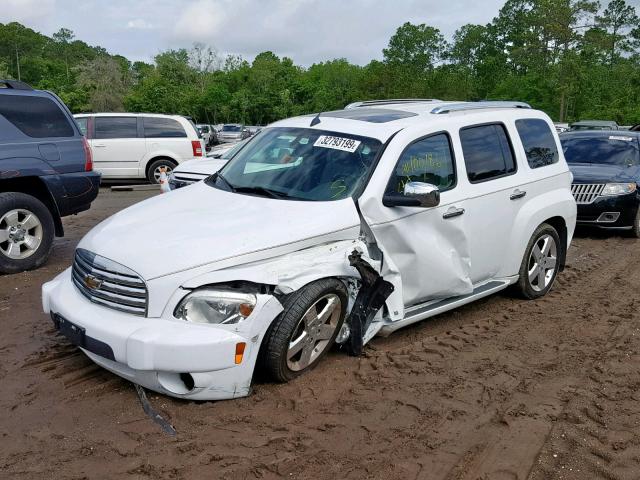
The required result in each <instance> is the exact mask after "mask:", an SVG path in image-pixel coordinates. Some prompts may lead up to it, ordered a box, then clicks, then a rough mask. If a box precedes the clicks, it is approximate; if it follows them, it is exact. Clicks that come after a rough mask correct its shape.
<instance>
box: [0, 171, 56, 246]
mask: <svg viewBox="0 0 640 480" xmlns="http://www.w3.org/2000/svg"><path fill="white" fill-rule="evenodd" d="M5 192H7V193H8V192H19V193H24V194H25V195H31V196H32V197H34V198H37V199H38V200H40V201H41V202H42V203H43V204H44V205H45V206H46V207H47V209H48V210H49V212H50V213H51V217H52V218H53V224H54V226H55V235H56V237H62V236H64V227H63V226H62V220H61V218H60V211H59V210H58V204H57V203H56V201H55V200H54V198H53V195H52V194H51V192H50V191H49V188H48V187H47V185H46V183H45V182H43V181H42V179H40V178H39V177H33V176H30V177H13V178H6V179H0V193H5Z"/></svg>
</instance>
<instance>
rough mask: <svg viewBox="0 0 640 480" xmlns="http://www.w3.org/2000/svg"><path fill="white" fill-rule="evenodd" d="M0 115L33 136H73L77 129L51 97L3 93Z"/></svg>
mask: <svg viewBox="0 0 640 480" xmlns="http://www.w3.org/2000/svg"><path fill="white" fill-rule="evenodd" d="M0 115H2V116H3V117H4V118H6V119H7V120H8V121H9V122H11V123H12V124H13V125H14V126H15V127H16V128H17V129H18V130H20V131H21V132H22V133H24V134H25V135H28V136H29V137H32V138H50V137H54V138H55V137H73V136H74V135H75V131H74V129H73V127H72V126H71V123H70V122H69V119H68V118H67V116H66V115H65V114H64V113H63V111H62V110H61V108H60V107H59V106H58V104H57V103H55V102H54V101H53V100H51V99H50V98H46V97H29V96H26V95H2V96H1V97H0Z"/></svg>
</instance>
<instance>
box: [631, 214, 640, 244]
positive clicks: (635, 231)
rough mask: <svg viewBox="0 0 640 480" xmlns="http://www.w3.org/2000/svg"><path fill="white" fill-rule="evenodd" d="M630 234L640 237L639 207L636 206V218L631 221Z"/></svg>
mask: <svg viewBox="0 0 640 480" xmlns="http://www.w3.org/2000/svg"><path fill="white" fill-rule="evenodd" d="M631 234H632V235H633V236H634V237H635V238H640V207H638V213H636V219H635V220H634V222H633V227H632V228H631Z"/></svg>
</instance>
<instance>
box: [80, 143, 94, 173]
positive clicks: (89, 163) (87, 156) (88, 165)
mask: <svg viewBox="0 0 640 480" xmlns="http://www.w3.org/2000/svg"><path fill="white" fill-rule="evenodd" d="M82 148H84V171H85V172H91V171H92V170H93V155H92V154H91V147H90V146H89V142H87V139H86V138H85V137H82Z"/></svg>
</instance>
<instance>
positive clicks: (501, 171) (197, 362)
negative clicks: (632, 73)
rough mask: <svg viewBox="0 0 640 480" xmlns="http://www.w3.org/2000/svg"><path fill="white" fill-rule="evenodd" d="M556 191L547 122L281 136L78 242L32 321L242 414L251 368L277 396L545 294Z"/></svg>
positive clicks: (561, 244) (569, 205) (525, 118)
mask: <svg viewBox="0 0 640 480" xmlns="http://www.w3.org/2000/svg"><path fill="white" fill-rule="evenodd" d="M454 152H455V153H454ZM570 185H571V173H570V172H569V169H568V167H567V164H566V162H565V161H564V157H563V155H562V150H561V147H560V143H559V141H558V136H557V134H556V133H555V132H554V131H553V124H552V123H551V120H550V119H549V117H548V116H547V115H546V114H544V113H543V112H539V111H536V110H532V109H530V108H528V106H527V105H526V104H522V103H512V102H477V103H473V102H472V103H456V102H434V101H419V100H407V101H400V100H391V101H377V102H371V101H370V102H361V103H360V106H353V107H352V108H350V109H345V110H338V111H334V112H322V114H318V115H315V116H302V117H296V118H291V119H287V120H283V121H280V122H277V123H275V124H273V125H270V126H269V127H266V128H265V129H263V131H262V132H261V133H260V134H259V135H258V136H256V137H255V138H253V139H252V140H251V141H249V142H248V143H247V144H246V145H245V146H244V147H243V148H242V149H240V150H239V151H238V152H237V153H236V154H235V155H234V156H233V158H232V159H231V160H229V162H227V163H226V165H225V166H224V167H222V169H221V170H219V171H218V172H217V173H216V174H215V175H212V176H210V177H209V178H208V179H207V180H205V181H204V182H198V183H196V184H194V185H191V186H190V187H187V188H182V189H178V190H176V191H174V192H171V193H170V194H165V195H159V196H156V197H153V198H151V199H148V200H146V201H144V202H140V203H138V204H136V205H134V206H132V207H129V208H128V209H127V210H124V211H122V212H119V213H118V214H117V215H114V216H113V217H111V218H109V219H107V220H105V221H104V222H102V223H101V224H100V225H99V226H98V227H96V228H94V229H93V230H91V231H90V232H89V233H88V234H87V235H86V236H85V237H84V238H83V239H82V240H81V241H80V243H79V245H78V248H77V250H76V254H75V261H74V263H73V266H72V267H71V268H69V269H68V270H66V271H64V272H62V273H61V274H60V275H58V276H57V277H56V278H55V279H54V280H52V281H51V282H49V283H46V284H45V285H44V286H43V307H44V310H45V312H47V313H48V314H50V315H51V318H52V319H53V322H54V324H55V325H56V327H57V328H58V329H59V331H60V332H62V333H63V334H65V335H66V336H67V338H68V339H69V340H70V341H71V342H73V343H75V344H76V345H79V346H80V347H81V348H82V349H83V351H84V352H85V353H86V354H87V355H88V356H89V357H90V358H91V359H92V360H93V361H94V362H96V363H98V364H99V365H102V366H103V367H105V368H107V369H108V370H110V371H112V372H114V373H116V374H118V375H121V376H123V377H125V378H127V379H128V380H130V381H133V382H135V383H138V384H140V385H142V386H144V387H147V388H150V389H152V390H155V391H157V392H161V393H165V394H168V395H173V396H176V397H181V398H189V399H200V400H214V399H225V398H234V397H241V396H244V395H247V394H249V392H250V390H251V384H252V378H253V374H254V372H255V371H256V370H257V369H259V370H261V371H262V372H264V373H266V374H268V375H270V376H271V377H272V378H274V379H276V380H278V381H281V382H285V381H289V380H291V379H293V378H295V377H297V376H298V375H300V374H303V373H304V372H306V371H308V370H310V369H311V368H313V367H314V366H316V365H317V364H318V363H319V362H320V360H321V359H322V358H323V356H324V355H325V354H326V353H327V351H328V350H329V349H330V348H331V347H332V345H334V344H335V343H342V344H344V345H345V347H346V349H347V350H348V351H349V352H350V353H351V354H352V355H359V354H360V353H362V348H363V345H364V344H366V343H367V342H368V341H369V340H370V339H371V338H372V337H373V336H375V335H376V334H378V333H380V334H385V335H386V334H389V333H391V332H393V331H395V330H397V329H399V328H401V327H404V326H406V325H410V324H412V323H415V322H418V321H420V320H423V319H425V318H429V317H432V316H434V315H437V314H440V313H442V312H445V311H447V310H450V309H453V308H456V307H458V306H461V305H464V304H467V303H470V302H472V301H475V300H478V299H480V298H483V297H486V296H488V295H491V294H493V293H495V292H498V291H500V290H502V289H505V288H507V287H509V286H512V285H513V287H514V288H515V289H516V291H517V292H518V293H519V294H520V295H522V296H523V297H524V298H528V299H534V298H538V297H541V296H543V295H545V294H546V293H547V292H548V291H549V290H550V289H551V288H552V285H553V283H554V280H555V278H556V275H557V274H558V272H559V271H561V270H562V268H563V266H564V263H565V256H566V252H567V248H568V246H569V244H570V243H571V239H572V235H573V231H574V226H575V219H576V203H575V201H574V199H573V197H572V196H571V190H570ZM132 227H133V228H132ZM120 279H122V280H123V283H118V282H120ZM112 280H115V281H116V283H115V284H114V283H113V281H112ZM121 285H122V286H121ZM74 332H82V333H81V334H76V333H74Z"/></svg>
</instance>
